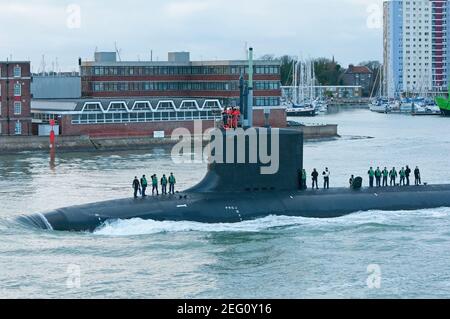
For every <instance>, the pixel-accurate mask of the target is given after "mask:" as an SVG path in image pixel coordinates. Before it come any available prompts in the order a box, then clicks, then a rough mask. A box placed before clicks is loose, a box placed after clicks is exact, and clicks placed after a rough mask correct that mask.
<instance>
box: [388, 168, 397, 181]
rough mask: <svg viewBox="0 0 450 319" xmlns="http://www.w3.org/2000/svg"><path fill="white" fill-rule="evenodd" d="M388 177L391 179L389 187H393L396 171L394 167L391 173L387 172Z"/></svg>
mask: <svg viewBox="0 0 450 319" xmlns="http://www.w3.org/2000/svg"><path fill="white" fill-rule="evenodd" d="M389 176H390V177H391V181H390V185H391V186H395V185H396V184H397V176H398V174H397V171H396V169H395V167H392V169H391V171H390V172H389Z"/></svg>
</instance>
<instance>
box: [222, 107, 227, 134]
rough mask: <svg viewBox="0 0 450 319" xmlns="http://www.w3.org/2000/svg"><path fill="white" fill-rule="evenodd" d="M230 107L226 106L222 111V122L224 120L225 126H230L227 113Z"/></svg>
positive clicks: (225, 127)
mask: <svg viewBox="0 0 450 319" xmlns="http://www.w3.org/2000/svg"><path fill="white" fill-rule="evenodd" d="M227 111H228V108H225V109H224V110H223V112H222V122H223V128H224V129H227V128H228V114H227Z"/></svg>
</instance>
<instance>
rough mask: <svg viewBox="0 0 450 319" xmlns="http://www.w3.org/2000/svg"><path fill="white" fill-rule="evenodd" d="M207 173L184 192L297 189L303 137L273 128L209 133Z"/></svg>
mask: <svg viewBox="0 0 450 319" xmlns="http://www.w3.org/2000/svg"><path fill="white" fill-rule="evenodd" d="M210 134H211V139H210V144H209V146H208V147H209V151H208V154H210V156H211V158H210V159H209V164H208V172H207V174H206V176H205V178H204V179H203V180H202V181H201V182H200V183H199V184H198V185H196V186H194V187H193V188H191V189H189V190H187V191H186V192H198V193H202V192H262V191H294V190H298V189H299V173H300V172H301V171H302V168H303V133H301V132H298V131H294V130H288V129H276V128H248V129H246V130H244V129H237V130H223V129H216V130H213V131H211V133H210Z"/></svg>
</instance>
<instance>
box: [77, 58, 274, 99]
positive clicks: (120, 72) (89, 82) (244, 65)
mask: <svg viewBox="0 0 450 319" xmlns="http://www.w3.org/2000/svg"><path fill="white" fill-rule="evenodd" d="M280 67H281V62H280V61H254V103H253V104H254V106H279V105H280V97H281V88H280V86H281V73H280ZM80 69H81V88H82V97H84V98H127V97H128V98H131V97H158V98H163V97H167V98H191V99H205V98H206V99H218V100H219V101H220V103H221V104H222V105H224V106H234V105H237V104H238V101H239V77H240V75H241V74H244V75H245V78H246V79H247V73H248V61H246V60H236V61H232V60H231V61H196V62H193V61H190V55H189V53H188V52H171V53H169V57H168V61H164V62H154V61H149V62H122V61H117V59H116V54H115V53H114V52H97V53H96V54H95V59H94V61H86V62H81V65H80Z"/></svg>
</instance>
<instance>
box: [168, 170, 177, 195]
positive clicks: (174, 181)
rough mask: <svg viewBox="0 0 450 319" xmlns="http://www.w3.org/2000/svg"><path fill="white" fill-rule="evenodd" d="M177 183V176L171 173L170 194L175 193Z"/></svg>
mask: <svg viewBox="0 0 450 319" xmlns="http://www.w3.org/2000/svg"><path fill="white" fill-rule="evenodd" d="M176 183H177V181H176V179H175V176H173V173H170V176H169V194H175V184H176Z"/></svg>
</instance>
